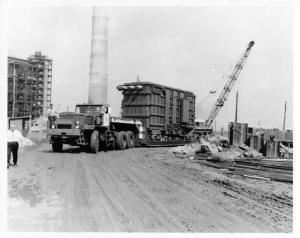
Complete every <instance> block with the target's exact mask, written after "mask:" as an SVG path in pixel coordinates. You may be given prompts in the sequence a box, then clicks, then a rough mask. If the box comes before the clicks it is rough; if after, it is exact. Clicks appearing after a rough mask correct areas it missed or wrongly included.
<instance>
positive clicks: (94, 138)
mask: <svg viewBox="0 0 300 238" xmlns="http://www.w3.org/2000/svg"><path fill="white" fill-rule="evenodd" d="M98 150H99V131H96V130H95V131H93V132H92V134H91V138H90V151H91V152H92V153H95V154H96V153H97V152H98Z"/></svg>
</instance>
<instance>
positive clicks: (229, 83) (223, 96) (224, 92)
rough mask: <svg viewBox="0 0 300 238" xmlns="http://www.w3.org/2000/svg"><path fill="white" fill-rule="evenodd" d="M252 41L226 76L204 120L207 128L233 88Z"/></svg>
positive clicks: (252, 42) (252, 43)
mask: <svg viewBox="0 0 300 238" xmlns="http://www.w3.org/2000/svg"><path fill="white" fill-rule="evenodd" d="M254 43H255V42H254V41H250V42H249V44H248V47H247V49H246V51H245V53H244V54H243V56H242V57H241V58H240V60H239V61H238V63H237V64H236V65H235V67H234V70H233V72H232V73H231V74H230V75H229V76H227V77H228V80H227V82H226V84H225V86H224V88H223V90H222V92H221V94H220V96H219V97H218V99H217V101H216V103H215V105H214V106H213V108H212V110H211V112H210V114H209V116H208V118H207V120H206V121H205V126H206V127H207V128H210V127H211V125H212V123H213V121H214V120H215V118H216V117H217V115H218V113H219V112H220V110H221V108H222V107H223V106H224V103H225V101H226V100H227V97H228V95H229V93H230V91H231V89H232V88H233V86H234V84H235V82H236V81H237V79H238V76H239V74H240V72H241V70H242V69H243V67H244V64H245V62H246V59H247V57H248V55H249V53H250V50H251V48H252V46H253V45H254Z"/></svg>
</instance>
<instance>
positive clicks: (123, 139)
mask: <svg viewBox="0 0 300 238" xmlns="http://www.w3.org/2000/svg"><path fill="white" fill-rule="evenodd" d="M116 144H117V148H118V149H120V150H125V149H126V147H127V136H126V132H125V131H120V132H118V134H117V141H116Z"/></svg>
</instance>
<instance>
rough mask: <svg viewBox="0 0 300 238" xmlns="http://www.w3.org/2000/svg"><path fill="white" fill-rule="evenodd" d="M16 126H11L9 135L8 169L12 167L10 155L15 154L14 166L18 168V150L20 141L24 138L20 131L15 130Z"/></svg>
mask: <svg viewBox="0 0 300 238" xmlns="http://www.w3.org/2000/svg"><path fill="white" fill-rule="evenodd" d="M15 128H16V126H15V125H11V126H10V130H8V133H7V168H9V166H10V155H11V153H12V154H13V163H14V166H17V162H18V149H19V142H18V141H19V140H20V139H22V138H23V136H22V135H21V133H20V132H19V131H18V130H15Z"/></svg>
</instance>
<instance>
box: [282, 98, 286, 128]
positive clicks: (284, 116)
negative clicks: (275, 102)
mask: <svg viewBox="0 0 300 238" xmlns="http://www.w3.org/2000/svg"><path fill="white" fill-rule="evenodd" d="M285 118H286V101H285V102H284V115H283V131H285Z"/></svg>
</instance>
